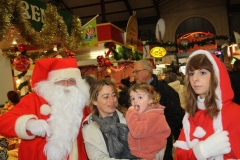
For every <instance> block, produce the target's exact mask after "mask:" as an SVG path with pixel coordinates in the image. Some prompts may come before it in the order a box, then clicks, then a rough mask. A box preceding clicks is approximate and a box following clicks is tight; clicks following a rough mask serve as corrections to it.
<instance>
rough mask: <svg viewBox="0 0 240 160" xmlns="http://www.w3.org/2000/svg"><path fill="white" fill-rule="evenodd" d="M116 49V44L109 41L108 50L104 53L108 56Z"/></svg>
mask: <svg viewBox="0 0 240 160" xmlns="http://www.w3.org/2000/svg"><path fill="white" fill-rule="evenodd" d="M115 49H116V45H115V44H114V43H113V42H111V43H109V45H108V51H107V53H106V55H105V56H106V57H108V56H109V54H110V53H111V52H112V51H113V50H115Z"/></svg>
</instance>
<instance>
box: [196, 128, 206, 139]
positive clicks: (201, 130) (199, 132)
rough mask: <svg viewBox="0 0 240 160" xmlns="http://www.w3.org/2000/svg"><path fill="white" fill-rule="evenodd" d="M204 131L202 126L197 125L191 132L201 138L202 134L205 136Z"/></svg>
mask: <svg viewBox="0 0 240 160" xmlns="http://www.w3.org/2000/svg"><path fill="white" fill-rule="evenodd" d="M205 134H206V131H205V130H204V129H203V128H202V127H199V126H197V127H196V129H195V131H194V132H193V135H194V136H195V137H197V138H202V137H203V136H205Z"/></svg>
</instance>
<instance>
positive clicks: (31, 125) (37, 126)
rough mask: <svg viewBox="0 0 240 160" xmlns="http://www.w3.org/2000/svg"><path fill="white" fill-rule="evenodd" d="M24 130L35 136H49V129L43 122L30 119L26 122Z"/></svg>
mask: <svg viewBox="0 0 240 160" xmlns="http://www.w3.org/2000/svg"><path fill="white" fill-rule="evenodd" d="M26 129H27V130H28V131H30V132H31V133H32V134H33V135H35V136H40V137H45V135H46V134H47V136H50V135H51V131H50V127H49V125H48V123H47V122H46V121H45V120H42V119H41V120H38V119H30V120H29V121H27V124H26Z"/></svg>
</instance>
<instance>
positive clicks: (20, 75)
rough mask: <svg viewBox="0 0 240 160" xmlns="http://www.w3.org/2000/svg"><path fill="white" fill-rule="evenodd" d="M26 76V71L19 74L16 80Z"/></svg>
mask: <svg viewBox="0 0 240 160" xmlns="http://www.w3.org/2000/svg"><path fill="white" fill-rule="evenodd" d="M26 74H27V71H24V72H22V73H20V74H19V75H17V77H18V79H20V78H22V77H23V76H25V75H26Z"/></svg>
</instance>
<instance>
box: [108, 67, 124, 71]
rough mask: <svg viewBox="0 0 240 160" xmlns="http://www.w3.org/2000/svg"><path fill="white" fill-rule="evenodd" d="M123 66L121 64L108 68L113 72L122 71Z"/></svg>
mask: <svg viewBox="0 0 240 160" xmlns="http://www.w3.org/2000/svg"><path fill="white" fill-rule="evenodd" d="M123 68H124V66H121V67H120V68H119V67H117V68H115V67H112V66H110V69H111V70H113V71H114V72H119V71H122V70H123Z"/></svg>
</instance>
